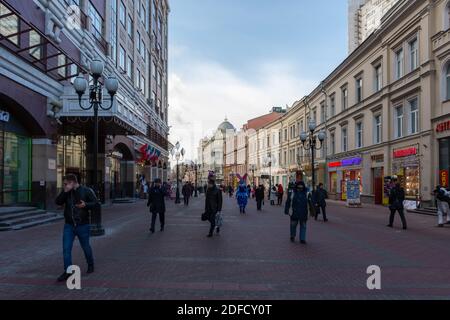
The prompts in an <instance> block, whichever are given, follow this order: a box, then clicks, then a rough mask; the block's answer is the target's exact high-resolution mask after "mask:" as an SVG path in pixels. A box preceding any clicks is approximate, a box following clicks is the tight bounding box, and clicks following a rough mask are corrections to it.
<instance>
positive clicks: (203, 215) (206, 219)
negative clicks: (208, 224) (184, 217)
mask: <svg viewBox="0 0 450 320" xmlns="http://www.w3.org/2000/svg"><path fill="white" fill-rule="evenodd" d="M208 220H209V215H208V214H207V213H206V212H205V213H203V214H202V221H208Z"/></svg>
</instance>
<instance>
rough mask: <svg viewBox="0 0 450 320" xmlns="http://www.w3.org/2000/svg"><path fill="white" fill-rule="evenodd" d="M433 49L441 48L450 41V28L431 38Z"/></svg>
mask: <svg viewBox="0 0 450 320" xmlns="http://www.w3.org/2000/svg"><path fill="white" fill-rule="evenodd" d="M431 43H432V48H433V51H436V50H439V49H440V48H442V47H443V46H445V45H448V44H449V43H450V29H448V30H445V31H441V32H439V33H437V34H435V35H434V36H433V37H432V38H431Z"/></svg>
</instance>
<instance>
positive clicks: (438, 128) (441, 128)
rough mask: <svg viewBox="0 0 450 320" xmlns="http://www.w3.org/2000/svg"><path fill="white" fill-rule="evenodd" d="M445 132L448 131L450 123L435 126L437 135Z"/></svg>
mask: <svg viewBox="0 0 450 320" xmlns="http://www.w3.org/2000/svg"><path fill="white" fill-rule="evenodd" d="M445 131H450V121H446V122H442V123H439V124H438V125H437V126H436V132H437V133H441V132H445Z"/></svg>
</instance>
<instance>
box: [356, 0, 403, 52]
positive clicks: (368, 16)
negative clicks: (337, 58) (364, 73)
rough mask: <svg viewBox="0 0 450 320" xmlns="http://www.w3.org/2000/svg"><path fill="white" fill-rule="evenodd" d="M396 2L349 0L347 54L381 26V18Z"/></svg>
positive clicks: (392, 0)
mask: <svg viewBox="0 0 450 320" xmlns="http://www.w3.org/2000/svg"><path fill="white" fill-rule="evenodd" d="M397 1H398V0H349V3H348V36H349V38H348V39H349V44H348V47H349V53H351V52H352V51H353V50H355V49H356V48H357V47H358V46H359V45H360V44H361V43H363V42H364V41H365V40H366V39H367V38H368V37H369V36H370V35H371V34H372V33H373V32H374V31H375V30H376V29H378V28H379V27H380V25H381V20H382V18H383V16H384V15H385V14H386V13H387V12H388V11H389V9H391V8H392V7H393V6H394V4H395V3H396V2H397Z"/></svg>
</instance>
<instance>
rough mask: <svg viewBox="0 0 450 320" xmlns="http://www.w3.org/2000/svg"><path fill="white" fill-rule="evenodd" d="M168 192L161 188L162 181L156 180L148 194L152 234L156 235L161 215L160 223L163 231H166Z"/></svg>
mask: <svg viewBox="0 0 450 320" xmlns="http://www.w3.org/2000/svg"><path fill="white" fill-rule="evenodd" d="M165 195H166V191H165V190H164V189H163V188H162V186H161V179H156V180H155V184H154V186H153V187H151V188H150V190H149V193H148V202H147V207H149V208H150V213H151V214H152V225H151V227H150V232H151V233H155V223H156V216H157V215H159V222H160V223H161V231H164V223H165V214H166V202H165V198H164V197H165Z"/></svg>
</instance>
